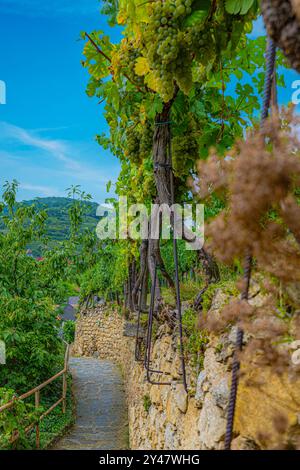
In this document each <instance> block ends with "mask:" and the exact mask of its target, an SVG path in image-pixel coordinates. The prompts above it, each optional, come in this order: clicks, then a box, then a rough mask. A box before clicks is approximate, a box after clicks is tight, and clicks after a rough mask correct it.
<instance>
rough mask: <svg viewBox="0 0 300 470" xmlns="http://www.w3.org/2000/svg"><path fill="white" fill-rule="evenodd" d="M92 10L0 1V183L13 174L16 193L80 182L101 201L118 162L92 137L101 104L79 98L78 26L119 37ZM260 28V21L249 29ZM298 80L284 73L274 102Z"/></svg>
mask: <svg viewBox="0 0 300 470" xmlns="http://www.w3.org/2000/svg"><path fill="white" fill-rule="evenodd" d="M99 9H100V4H99V2H98V0H51V2H43V1H41V0H1V4H0V22H1V26H0V44H1V46H0V47H1V63H0V80H3V81H5V83H6V86H7V103H6V105H1V106H0V161H1V172H0V185H1V186H2V184H3V183H4V181H5V180H12V179H13V178H16V179H17V180H18V181H19V182H20V184H21V187H20V191H19V199H30V198H33V197H37V196H39V197H43V196H63V195H65V192H64V191H65V189H66V188H67V187H69V186H70V185H71V184H80V185H81V186H82V188H83V189H84V190H86V191H89V192H90V193H91V194H92V195H93V197H94V199H95V200H96V201H98V202H103V201H104V200H105V198H106V197H107V196H108V195H107V193H106V183H107V182H108V181H109V180H116V178H117V175H118V171H119V164H118V162H117V160H116V159H115V158H114V157H113V156H111V155H110V154H109V152H107V151H105V150H103V149H101V148H100V147H99V146H98V144H97V143H96V142H95V135H96V133H101V132H103V131H105V130H106V129H107V126H106V123H105V120H104V119H103V116H102V111H103V105H102V106H101V105H100V106H99V105H97V101H95V100H92V99H89V98H88V97H87V96H86V94H85V86H86V84H87V80H88V76H87V73H86V71H85V70H84V69H83V68H82V66H81V64H80V60H81V58H82V57H81V50H82V46H83V43H82V41H78V38H79V33H80V31H82V30H87V31H91V30H93V29H101V30H103V31H105V32H107V33H108V34H110V35H111V37H112V39H113V40H115V41H118V39H119V38H120V37H121V33H120V30H118V29H116V28H114V29H111V28H109V27H108V26H107V24H106V17H104V16H103V15H101V14H100V12H99ZM262 32H263V27H262V22H261V21H259V22H258V23H257V24H256V26H255V31H254V35H259V34H261V33H262ZM297 78H298V76H297V74H295V73H294V72H287V73H286V79H287V88H286V90H281V91H280V94H279V97H280V101H281V103H286V102H287V101H289V100H290V97H291V93H292V91H291V82H292V81H293V80H295V79H297Z"/></svg>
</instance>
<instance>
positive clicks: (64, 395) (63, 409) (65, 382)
mask: <svg viewBox="0 0 300 470" xmlns="http://www.w3.org/2000/svg"><path fill="white" fill-rule="evenodd" d="M66 397H67V372H65V373H64V375H63V396H62V398H63V401H62V412H63V414H65V413H66Z"/></svg>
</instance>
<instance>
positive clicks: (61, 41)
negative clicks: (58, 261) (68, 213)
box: [0, 0, 121, 202]
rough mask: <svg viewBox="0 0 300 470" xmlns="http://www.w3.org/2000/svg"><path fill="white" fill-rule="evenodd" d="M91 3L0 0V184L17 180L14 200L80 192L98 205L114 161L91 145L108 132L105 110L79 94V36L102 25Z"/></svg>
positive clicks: (83, 76)
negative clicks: (1, 97)
mask: <svg viewBox="0 0 300 470" xmlns="http://www.w3.org/2000/svg"><path fill="white" fill-rule="evenodd" d="M99 6H100V4H99V2H98V1H97V0H51V2H42V1H41V0H1V3H0V18H1V19H0V22H1V26H0V44H1V46H0V47H1V64H0V80H3V81H5V83H6V87H7V98H6V100H7V102H6V105H1V106H0V161H1V172H0V184H1V186H2V184H3V182H4V181H5V180H12V179H13V178H16V179H17V180H18V181H19V182H20V183H21V187H20V191H19V199H29V198H32V197H36V196H40V197H42V196H49V195H52V196H63V195H64V190H65V188H67V187H69V186H70V185H71V184H80V185H81V186H82V188H83V189H85V190H86V191H89V192H91V193H92V195H93V197H94V198H95V200H97V201H99V202H102V201H104V199H105V197H107V193H106V183H107V181H109V180H110V179H113V180H114V179H116V177H117V175H118V171H119V165H118V162H117V160H116V159H115V158H114V157H113V156H111V155H110V154H109V153H108V152H107V151H105V150H103V149H101V148H100V147H99V145H98V144H97V143H96V142H95V140H94V138H95V135H96V133H99V132H102V131H105V130H106V128H107V127H106V123H105V121H104V119H103V117H102V110H103V108H102V107H101V106H99V105H97V101H95V100H92V99H89V98H88V97H87V96H86V94H85V86H86V83H87V80H88V76H87V73H86V71H85V70H84V69H83V68H82V66H81V63H80V61H81V59H82V57H81V50H82V47H83V42H82V41H78V37H79V33H80V31H82V30H88V31H91V30H93V29H102V30H105V31H107V32H109V34H110V35H111V37H112V38H113V39H115V40H116V41H117V40H118V39H119V38H120V36H121V34H120V31H118V30H116V29H111V28H109V27H108V26H107V25H106V18H105V17H104V16H102V15H101V14H100V13H99Z"/></svg>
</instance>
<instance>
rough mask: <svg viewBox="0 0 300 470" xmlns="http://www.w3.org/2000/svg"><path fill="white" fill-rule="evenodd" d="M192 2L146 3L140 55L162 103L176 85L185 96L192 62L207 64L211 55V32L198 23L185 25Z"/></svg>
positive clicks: (190, 83) (168, 98) (190, 76)
mask: <svg viewBox="0 0 300 470" xmlns="http://www.w3.org/2000/svg"><path fill="white" fill-rule="evenodd" d="M193 3H194V0H166V1H164V2H162V1H156V2H152V3H150V4H149V7H148V12H149V18H150V20H149V23H148V24H147V26H146V29H145V32H144V49H143V51H142V52H143V54H144V55H145V56H146V57H147V59H148V62H149V64H150V67H151V70H153V75H154V78H155V83H156V91H158V92H159V93H160V95H161V96H162V98H163V100H164V101H168V100H170V99H171V98H172V96H173V94H174V88H175V85H174V84H175V82H176V83H177V85H178V86H179V88H180V89H181V90H182V91H183V92H184V93H186V94H188V93H189V91H190V90H191V87H192V83H193V76H192V62H193V58H194V57H196V58H197V60H199V61H200V62H203V63H204V62H205V63H207V62H208V61H209V60H210V59H211V58H212V57H213V55H214V53H215V52H214V50H215V48H214V40H213V31H212V30H210V29H208V30H207V28H206V29H205V27H204V24H203V22H201V21H199V22H197V23H196V24H195V25H193V26H186V24H185V23H184V20H185V19H186V18H187V17H188V16H189V15H190V14H191V13H192V7H193Z"/></svg>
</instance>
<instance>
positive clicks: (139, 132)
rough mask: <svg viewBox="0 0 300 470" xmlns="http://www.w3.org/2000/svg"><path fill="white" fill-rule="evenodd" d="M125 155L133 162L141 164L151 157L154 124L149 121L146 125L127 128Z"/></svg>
mask: <svg viewBox="0 0 300 470" xmlns="http://www.w3.org/2000/svg"><path fill="white" fill-rule="evenodd" d="M125 136H126V143H125V145H126V149H125V152H124V154H125V157H127V158H128V159H129V160H130V161H131V162H132V163H135V164H137V165H139V164H140V163H141V162H142V161H143V160H145V159H146V158H148V157H149V154H150V152H151V149H152V143H153V126H152V125H150V124H149V123H147V124H145V125H144V126H142V127H141V126H139V128H138V127H135V128H134V127H129V128H128V129H127V130H126V135H125Z"/></svg>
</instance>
